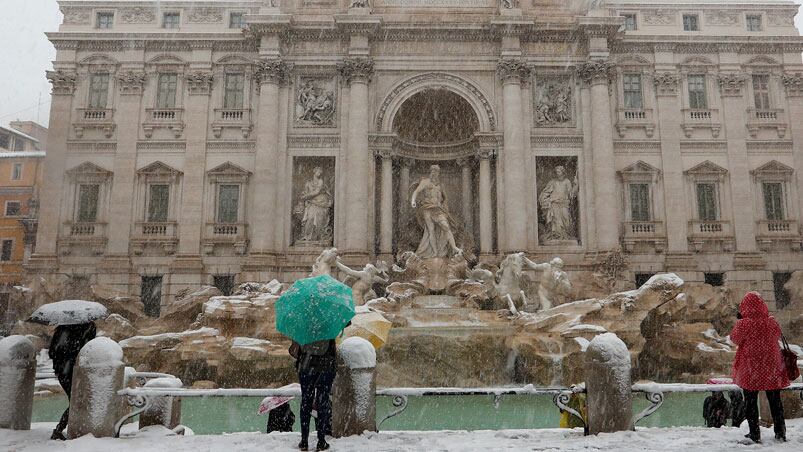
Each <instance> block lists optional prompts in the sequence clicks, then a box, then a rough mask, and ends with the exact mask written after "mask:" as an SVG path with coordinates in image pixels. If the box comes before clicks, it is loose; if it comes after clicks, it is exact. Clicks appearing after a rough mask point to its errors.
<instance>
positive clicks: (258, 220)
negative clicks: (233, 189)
mask: <svg viewBox="0 0 803 452" xmlns="http://www.w3.org/2000/svg"><path fill="white" fill-rule="evenodd" d="M290 70H291V66H289V65H288V64H287V63H285V62H284V61H283V60H281V59H269V60H259V61H257V79H258V83H259V103H258V111H259V112H258V120H257V123H256V142H257V143H256V155H255V156H254V175H253V176H252V179H251V181H252V187H251V190H250V191H249V192H250V202H249V204H250V205H251V206H252V208H250V209H249V211H248V227H249V236H250V243H251V245H250V248H251V254H257V255H259V254H268V253H275V252H278V251H280V250H281V248H282V246H281V243H279V241H278V240H277V237H281V234H280V233H279V230H280V229H281V227H282V220H283V218H285V215H284V212H277V206H278V204H279V203H278V197H279V184H278V183H277V181H278V179H279V177H278V175H279V171H280V170H281V168H279V165H277V164H276V162H277V161H278V160H279V154H280V149H279V114H280V111H281V105H280V103H279V88H280V86H281V85H282V84H283V83H285V82H286V81H287V79H288V77H289V74H290Z"/></svg>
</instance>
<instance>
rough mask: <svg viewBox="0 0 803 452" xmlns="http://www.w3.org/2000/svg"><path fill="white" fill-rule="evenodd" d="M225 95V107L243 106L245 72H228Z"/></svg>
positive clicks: (237, 107) (236, 107)
mask: <svg viewBox="0 0 803 452" xmlns="http://www.w3.org/2000/svg"><path fill="white" fill-rule="evenodd" d="M225 88H226V89H225V93H224V96H223V108H232V109H240V108H243V92H244V91H245V76H244V75H243V74H226V86H225Z"/></svg>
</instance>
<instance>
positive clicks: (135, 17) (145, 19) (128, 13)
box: [120, 6, 156, 24]
mask: <svg viewBox="0 0 803 452" xmlns="http://www.w3.org/2000/svg"><path fill="white" fill-rule="evenodd" d="M120 21H121V22H123V23H126V24H149V23H153V22H155V21H156V13H154V11H153V10H152V9H150V8H143V7H140V6H137V7H136V8H124V9H122V10H121V11H120Z"/></svg>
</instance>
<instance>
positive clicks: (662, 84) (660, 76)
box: [652, 72, 680, 96]
mask: <svg viewBox="0 0 803 452" xmlns="http://www.w3.org/2000/svg"><path fill="white" fill-rule="evenodd" d="M652 82H653V84H654V85H655V90H656V93H657V94H658V95H659V96H676V95H677V94H678V82H680V75H679V74H678V73H677V72H656V73H655V74H654V75H653V77H652Z"/></svg>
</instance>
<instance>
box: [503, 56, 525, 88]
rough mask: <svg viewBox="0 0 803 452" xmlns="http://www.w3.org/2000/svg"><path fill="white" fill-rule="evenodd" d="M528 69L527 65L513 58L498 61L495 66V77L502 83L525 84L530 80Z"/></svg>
mask: <svg viewBox="0 0 803 452" xmlns="http://www.w3.org/2000/svg"><path fill="white" fill-rule="evenodd" d="M530 72H531V71H530V67H529V66H527V63H525V62H524V61H521V60H517V59H513V58H505V59H502V60H499V62H498V63H497V64H496V75H498V76H499V79H500V80H502V83H504V82H506V81H508V80H513V81H517V82H519V83H526V82H527V81H528V80H529V79H530Z"/></svg>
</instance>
